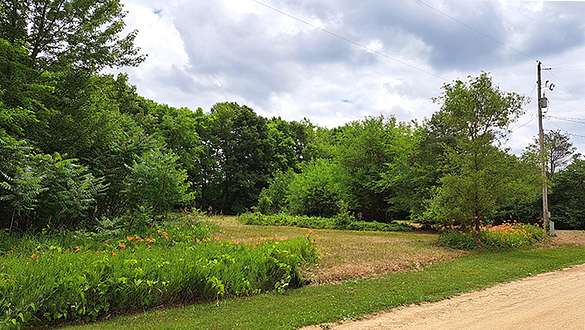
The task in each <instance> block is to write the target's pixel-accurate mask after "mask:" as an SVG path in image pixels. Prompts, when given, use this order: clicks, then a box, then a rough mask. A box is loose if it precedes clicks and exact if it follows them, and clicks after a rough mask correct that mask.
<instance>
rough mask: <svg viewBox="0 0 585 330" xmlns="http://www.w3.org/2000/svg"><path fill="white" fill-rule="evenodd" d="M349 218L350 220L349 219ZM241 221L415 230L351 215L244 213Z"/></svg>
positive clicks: (251, 223)
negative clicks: (357, 219) (358, 219)
mask: <svg viewBox="0 0 585 330" xmlns="http://www.w3.org/2000/svg"><path fill="white" fill-rule="evenodd" d="M347 217H349V218H347ZM239 219H240V221H242V222H243V223H244V224H248V225H261V226H294V227H302V228H314V229H346V230H360V231H412V230H413V228H412V227H411V226H409V225H406V224H399V223H382V222H376V221H348V220H351V219H353V218H351V216H350V215H338V216H336V217H333V218H325V217H310V216H306V215H290V214H285V213H278V214H274V215H264V214H261V213H244V214H242V215H240V218H239Z"/></svg>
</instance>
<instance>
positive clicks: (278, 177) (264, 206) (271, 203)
mask: <svg viewBox="0 0 585 330" xmlns="http://www.w3.org/2000/svg"><path fill="white" fill-rule="evenodd" d="M294 175H295V174H294V172H293V171H292V170H288V171H286V172H277V173H276V174H275V175H274V177H273V178H272V179H271V180H269V181H268V187H267V188H264V189H263V190H262V192H261V193H260V197H259V198H258V211H259V212H261V213H264V214H274V213H278V212H281V211H282V210H284V209H285V208H286V207H287V196H288V187H289V184H290V182H291V181H292V179H293V177H294Z"/></svg>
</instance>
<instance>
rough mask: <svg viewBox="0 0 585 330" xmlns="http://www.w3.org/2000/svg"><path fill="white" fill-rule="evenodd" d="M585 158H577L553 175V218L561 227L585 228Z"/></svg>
mask: <svg viewBox="0 0 585 330" xmlns="http://www.w3.org/2000/svg"><path fill="white" fill-rule="evenodd" d="M584 185H585V160H582V159H575V160H574V161H573V162H572V163H571V164H570V165H569V166H567V168H565V169H563V170H561V171H560V172H558V173H557V174H556V175H555V176H554V177H553V189H552V194H551V196H550V205H551V214H552V220H553V221H554V222H555V227H558V228H560V229H581V230H583V229H585V190H584V189H583V186H584Z"/></svg>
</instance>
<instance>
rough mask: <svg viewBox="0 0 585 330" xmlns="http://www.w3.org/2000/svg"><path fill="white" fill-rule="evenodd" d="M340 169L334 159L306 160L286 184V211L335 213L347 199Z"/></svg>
mask: <svg viewBox="0 0 585 330" xmlns="http://www.w3.org/2000/svg"><path fill="white" fill-rule="evenodd" d="M344 181H345V180H344V178H343V169H342V168H341V167H340V166H339V164H337V163H335V161H333V160H328V159H317V160H314V161H311V162H309V163H307V164H305V165H304V166H303V167H302V171H301V173H299V174H296V175H294V176H293V178H292V180H291V181H290V184H289V187H288V196H287V200H288V211H289V212H291V213H293V214H303V215H313V216H334V215H336V214H337V213H339V212H340V211H341V208H342V206H343V204H345V203H347V200H348V197H349V196H348V193H347V191H346V189H345V186H344V184H343V182H344Z"/></svg>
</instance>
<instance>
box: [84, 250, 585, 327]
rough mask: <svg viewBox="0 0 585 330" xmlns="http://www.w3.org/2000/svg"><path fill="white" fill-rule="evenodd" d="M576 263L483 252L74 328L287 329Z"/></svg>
mask: <svg viewBox="0 0 585 330" xmlns="http://www.w3.org/2000/svg"><path fill="white" fill-rule="evenodd" d="M579 263H585V247H583V246H563V247H558V248H549V249H531V250H520V251H510V252H500V253H491V252H483V253H478V254H473V255H468V256H464V257H461V258H456V259H453V260H450V261H446V262H441V263H437V264H434V265H431V266H429V267H426V268H425V269H424V270H422V271H410V272H399V273H390V274H387V275H385V276H381V277H378V278H370V279H360V280H353V281H346V282H343V283H341V284H325V285H319V286H308V287H304V288H301V289H296V290H291V291H288V292H287V293H285V294H282V295H279V294H263V295H259V296H254V297H248V298H238V299H228V300H224V301H220V302H218V303H207V304H197V305H191V306H187V307H181V308H170V309H164V310H156V311H150V312H147V313H144V314H137V315H131V316H124V317H119V318H115V319H113V320H110V321H107V322H103V323H96V324H91V325H88V326H79V327H78V328H95V329H122V328H123V329H235V328H238V329H294V328H298V327H300V326H304V325H310V324H320V323H324V322H331V321H335V320H341V319H348V318H357V317H360V316H363V315H365V314H368V313H372V312H376V311H381V310H385V309H389V308H392V307H396V306H399V305H404V304H411V303H418V302H423V301H436V300H440V299H443V298H446V297H449V296H452V295H455V294H457V293H461V292H465V291H471V290H476V289H480V288H484V287H487V286H490V285H493V284H495V283H498V282H505V281H510V280H513V279H517V278H521V277H525V276H530V275H534V274H537V273H543V272H547V271H552V270H555V269H559V268H562V267H566V266H570V265H574V264H579ZM74 328H75V327H74Z"/></svg>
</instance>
